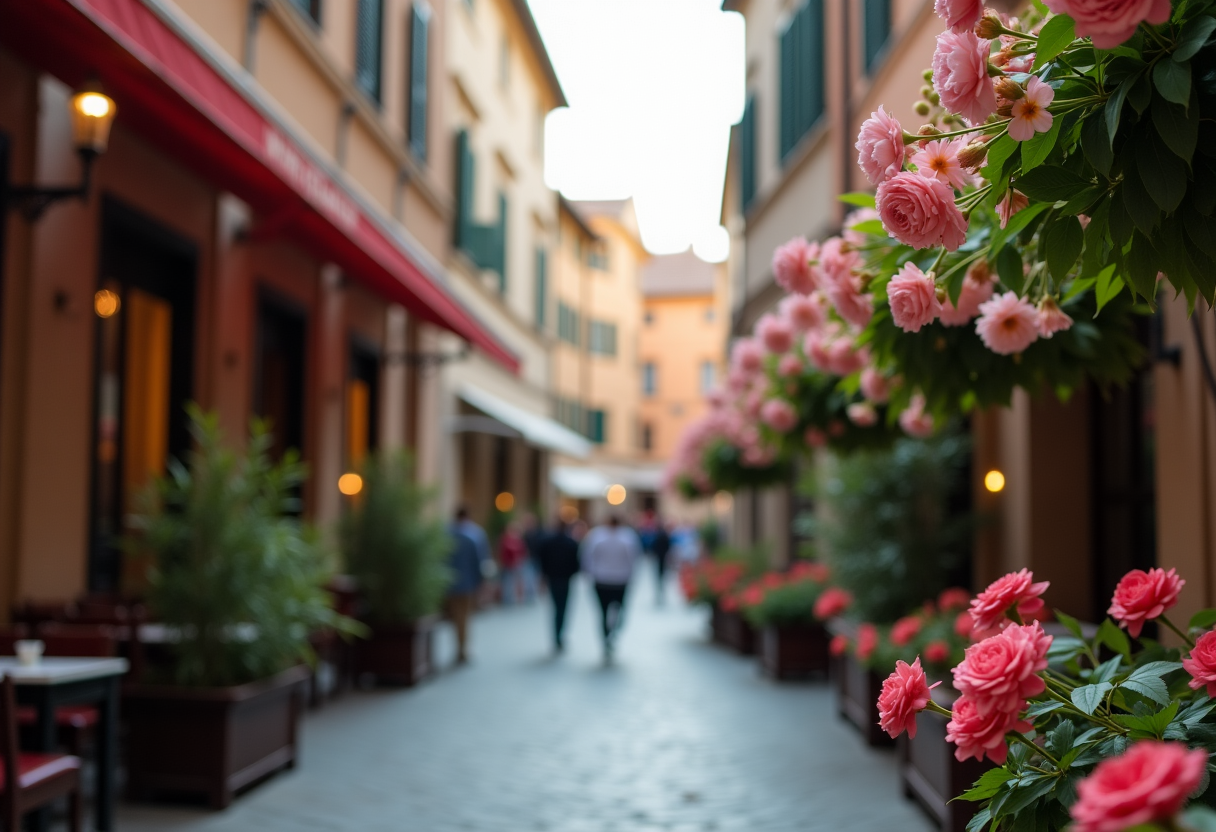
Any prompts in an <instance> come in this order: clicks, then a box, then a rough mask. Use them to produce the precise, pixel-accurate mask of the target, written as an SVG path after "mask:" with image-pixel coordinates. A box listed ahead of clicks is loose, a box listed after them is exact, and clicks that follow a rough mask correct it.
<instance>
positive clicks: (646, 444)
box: [640, 422, 654, 451]
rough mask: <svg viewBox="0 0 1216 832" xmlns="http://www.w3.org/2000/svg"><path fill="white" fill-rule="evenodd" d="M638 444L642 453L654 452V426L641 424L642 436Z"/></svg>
mask: <svg viewBox="0 0 1216 832" xmlns="http://www.w3.org/2000/svg"><path fill="white" fill-rule="evenodd" d="M640 444H641V446H642V450H643V451H650V450H654V426H653V425H651V424H650V423H649V422H643V423H642V436H641V441H640Z"/></svg>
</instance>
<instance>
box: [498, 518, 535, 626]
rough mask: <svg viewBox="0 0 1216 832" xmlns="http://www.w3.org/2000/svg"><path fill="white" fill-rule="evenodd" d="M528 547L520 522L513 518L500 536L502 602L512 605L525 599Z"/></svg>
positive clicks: (507, 605)
mask: <svg viewBox="0 0 1216 832" xmlns="http://www.w3.org/2000/svg"><path fill="white" fill-rule="evenodd" d="M527 557H528V547H527V546H526V545H525V544H524V539H523V536H522V535H520V533H519V523H516V522H515V521H514V520H512V521H511V522H510V523H508V524H507V527H506V528H505V529H503V532H502V535H501V536H500V537H499V538H498V566H499V568H500V570H501V571H500V572H499V574H500V576H501V577H500V579H499V586H501V587H502V604H503V606H504V607H510V606H513V605H515V604H519V603H522V602H523V599H524V561H525V560H527Z"/></svg>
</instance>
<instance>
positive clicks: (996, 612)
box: [971, 569, 1051, 632]
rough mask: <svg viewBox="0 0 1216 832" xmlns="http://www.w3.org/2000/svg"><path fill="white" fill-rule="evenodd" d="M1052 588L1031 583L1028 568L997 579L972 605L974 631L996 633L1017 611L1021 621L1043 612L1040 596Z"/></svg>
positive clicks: (1031, 574) (1047, 585) (1042, 583)
mask: <svg viewBox="0 0 1216 832" xmlns="http://www.w3.org/2000/svg"><path fill="white" fill-rule="evenodd" d="M1049 586H1051V582H1050V581H1043V582H1041V583H1037V584H1036V583H1035V582H1034V573H1033V572H1031V571H1030V570H1029V569H1023V570H1022V571H1021V572H1010V573H1009V574H1008V575H1005V576H1004V577H1001V578H997V579H996V580H995V581H993V582H992V583H991V584H989V585H988V588H987V589H985V590H984V591H983V592H981V593H980V594H979V595H977V596H975V600H974V601H972V602H971V618H972V620H973V621H974V622H975V628H976V629H977V630H980V631H981V632H983V631H988V630H999V629H1000V628H1001V627H1003V626H1004V625H1006V624H1007V623H1008V619H1006V617H1005V616H1006V614H1007V613H1008V612H1009V611H1010V610H1011V609H1016V610H1017V614H1018V615H1019V616H1021V618H1022V620H1026V619H1027V618H1029V617H1030V616H1032V615H1034V614H1035V613H1037V612H1038V611H1039V610H1041V609H1043V599H1042V598H1041V597H1039V596H1041V595H1042V594H1043V593H1044V592H1046V591H1047V587H1049Z"/></svg>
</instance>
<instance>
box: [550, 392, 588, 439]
mask: <svg viewBox="0 0 1216 832" xmlns="http://www.w3.org/2000/svg"><path fill="white" fill-rule="evenodd" d="M557 421H559V422H561V423H562V424H563V425H565V426H566V427H568V428H570V430H573V431H577V432H578V433H583V429H584V427H585V422H584V413H583V406H582V405H581V404H579V403H578V402H576V401H573V400H571V399H558V400H557Z"/></svg>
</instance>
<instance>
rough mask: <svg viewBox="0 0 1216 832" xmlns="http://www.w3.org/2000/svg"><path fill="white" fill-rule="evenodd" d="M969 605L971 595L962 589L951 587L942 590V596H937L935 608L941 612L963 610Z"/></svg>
mask: <svg viewBox="0 0 1216 832" xmlns="http://www.w3.org/2000/svg"><path fill="white" fill-rule="evenodd" d="M970 605H971V593H970V592H968V591H967V590H965V589H963V588H962V587H957V586H953V587H950V588H949V589H943V590H942V594H941V595H939V596H937V608H938V609H940V610H941V611H942V612H954V611H955V610H965V609H967V607H969V606H970Z"/></svg>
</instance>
